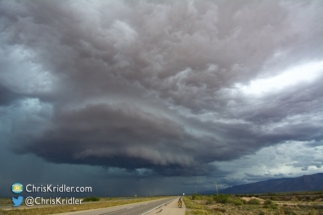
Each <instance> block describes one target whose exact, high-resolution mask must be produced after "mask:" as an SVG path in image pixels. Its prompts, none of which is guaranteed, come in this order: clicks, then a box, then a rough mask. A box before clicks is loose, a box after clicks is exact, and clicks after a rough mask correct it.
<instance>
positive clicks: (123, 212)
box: [54, 197, 185, 215]
mask: <svg viewBox="0 0 323 215" xmlns="http://www.w3.org/2000/svg"><path fill="white" fill-rule="evenodd" d="M177 199H178V198H177V197H172V198H166V199H161V200H153V201H147V202H139V203H133V204H127V205H120V206H115V207H108V208H99V209H93V210H85V211H76V212H67V213H59V214H54V215H143V214H146V212H149V211H150V210H152V209H154V208H156V207H158V206H161V205H163V206H164V205H165V204H166V203H169V202H173V201H177ZM172 200H173V201H172ZM183 210H184V209H183ZM184 213H185V212H184Z"/></svg>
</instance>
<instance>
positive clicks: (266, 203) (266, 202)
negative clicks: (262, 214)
mask: <svg viewBox="0 0 323 215" xmlns="http://www.w3.org/2000/svg"><path fill="white" fill-rule="evenodd" d="M272 203H273V201H271V200H270V199H267V200H266V201H265V202H264V205H271V204H272Z"/></svg>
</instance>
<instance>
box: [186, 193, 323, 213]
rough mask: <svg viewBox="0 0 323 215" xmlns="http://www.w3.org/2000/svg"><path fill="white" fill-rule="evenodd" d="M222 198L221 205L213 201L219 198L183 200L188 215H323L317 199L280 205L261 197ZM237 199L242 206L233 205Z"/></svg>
mask: <svg viewBox="0 0 323 215" xmlns="http://www.w3.org/2000/svg"><path fill="white" fill-rule="evenodd" d="M224 197H226V200H227V201H223V202H222V203H218V202H219V201H218V202H217V201H215V200H219V198H214V196H194V197H193V199H194V200H192V196H186V197H184V198H183V199H184V202H185V204H186V207H187V208H188V209H189V210H188V211H189V213H188V215H224V214H227V215H253V214H255V215H323V202H318V200H317V199H315V200H313V201H312V202H307V203H306V204H304V202H299V201H298V202H296V201H292V200H291V201H284V203H282V202H280V201H272V200H270V199H269V198H266V199H263V198H261V197H258V198H256V197H249V198H246V197H238V196H234V195H226V196H225V195H224ZM223 199H224V198H223ZM239 199H240V200H241V201H242V202H243V204H235V203H236V202H239ZM291 199H292V198H291ZM220 200H221V199H220ZM254 200H258V203H257V204H254V202H255V201H254ZM252 202H253V204H252Z"/></svg>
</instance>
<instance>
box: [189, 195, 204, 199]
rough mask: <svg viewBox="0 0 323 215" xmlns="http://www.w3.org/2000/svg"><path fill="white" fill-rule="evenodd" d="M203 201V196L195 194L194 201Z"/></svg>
mask: <svg viewBox="0 0 323 215" xmlns="http://www.w3.org/2000/svg"><path fill="white" fill-rule="evenodd" d="M201 199H203V198H202V196H201V195H199V194H193V195H192V200H201Z"/></svg>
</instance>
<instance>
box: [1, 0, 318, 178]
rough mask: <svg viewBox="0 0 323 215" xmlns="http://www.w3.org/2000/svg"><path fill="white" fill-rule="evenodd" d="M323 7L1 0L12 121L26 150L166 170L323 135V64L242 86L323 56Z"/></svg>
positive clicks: (5, 108) (201, 168) (73, 160)
mask: <svg viewBox="0 0 323 215" xmlns="http://www.w3.org/2000/svg"><path fill="white" fill-rule="evenodd" d="M322 8H323V5H322V2H320V1H304V2H299V3H297V4H296V3H294V2H292V1H284V2H283V1H281V2H280V1H275V2H259V1H243V2H239V3H237V2H233V1H232V2H227V1H225V2H214V1H203V2H194V1H188V2H175V3H171V2H167V1H166V2H163V1H162V2H153V1H142V2H136V3H135V2H126V1H119V2H116V1H112V2H100V1H90V2H87V1H81V2H78V3H77V4H76V3H75V2H73V1H66V2H64V3H63V2H57V1H36V2H33V3H29V2H18V1H17V2H16V1H0V30H1V34H2V35H3V37H2V38H1V45H0V51H1V52H0V55H1V56H2V58H1V60H0V69H1V71H3V72H1V74H0V105H1V108H2V109H1V112H0V113H1V114H2V115H3V116H5V119H6V120H7V122H10V123H9V125H10V126H8V128H7V129H4V128H3V127H2V133H5V134H6V137H7V139H8V142H10V144H9V146H8V147H9V148H10V149H11V150H12V151H14V152H15V153H18V154H26V153H32V154H35V155H37V156H38V157H41V158H43V159H45V160H46V161H48V162H53V163H68V164H86V165H92V166H104V167H116V168H124V169H127V170H128V171H130V172H131V171H134V172H135V171H137V169H146V170H147V172H146V173H145V175H154V174H162V175H166V176H189V175H210V174H212V172H214V171H219V170H217V168H215V167H214V166H212V165H211V164H210V163H211V162H217V161H232V160H235V159H238V158H241V157H243V156H245V155H249V154H252V153H255V152H257V151H258V150H260V149H262V148H264V147H268V146H271V145H276V144H280V143H284V142H286V141H314V142H320V141H321V140H322V132H321V131H322V124H321V120H322V110H321V107H320V104H322V93H321V92H322V90H323V89H322V84H321V81H322V77H323V75H322V68H320V71H319V72H317V73H315V78H313V79H311V80H309V81H306V80H300V81H295V82H293V83H291V84H290V85H287V87H286V86H285V87H282V88H281V89H278V90H276V89H272V90H269V91H268V92H265V93H264V94H261V95H254V94H252V93H253V92H252V93H248V92H247V93H246V92H244V91H243V89H245V88H246V87H248V86H251V85H252V83H253V82H255V81H257V80H261V79H266V78H267V79H268V78H272V77H276V76H279V75H280V74H283V73H284V72H286V71H287V70H288V69H290V68H291V67H297V66H300V65H304V64H311V63H313V62H322V60H323V56H322V52H321V50H322V44H323V43H322V38H321V35H322V33H323V32H322V31H323V30H322V25H321V24H320V21H319V20H322V19H323V17H322V16H323V15H322V13H321V10H322ZM304 72H307V71H304ZM309 72H310V71H309ZM313 74H314V73H313ZM295 80H296V79H295ZM297 80H298V79H297ZM285 81H286V82H287V81H290V80H285ZM285 81H284V82H285ZM282 84H283V83H281V82H278V83H275V84H271V85H272V86H274V85H278V86H279V85H282ZM241 86H242V87H241ZM243 87H245V88H243ZM264 87H265V86H264ZM246 89H247V88H246ZM258 91H261V90H259V89H258ZM31 101H32V102H31ZM26 104H29V106H28V105H27V106H28V107H29V108H27V107H26ZM8 113H9V114H8ZM17 113H19V115H16V114H17ZM15 116H19V117H18V118H15ZM31 126H32V127H33V128H31Z"/></svg>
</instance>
